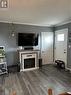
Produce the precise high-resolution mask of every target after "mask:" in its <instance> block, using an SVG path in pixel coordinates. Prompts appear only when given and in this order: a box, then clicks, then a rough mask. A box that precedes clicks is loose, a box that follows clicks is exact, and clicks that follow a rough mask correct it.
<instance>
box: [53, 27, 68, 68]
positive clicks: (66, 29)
mask: <svg viewBox="0 0 71 95" xmlns="http://www.w3.org/2000/svg"><path fill="white" fill-rule="evenodd" d="M61 30H65V31H67V55H66V57H68V28H63V29H59V30H56V31H61ZM56 31H54V43H53V44H54V46H53V48H54V49H53V50H54V51H53V60H54V63H55V32H56ZM66 59H67V58H66ZM67 62H68V59H67V60H66V64H65V68H66V69H67Z"/></svg>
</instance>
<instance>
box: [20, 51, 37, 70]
mask: <svg viewBox="0 0 71 95" xmlns="http://www.w3.org/2000/svg"><path fill="white" fill-rule="evenodd" d="M37 60H38V58H37V53H22V54H21V71H27V70H32V69H36V68H37Z"/></svg>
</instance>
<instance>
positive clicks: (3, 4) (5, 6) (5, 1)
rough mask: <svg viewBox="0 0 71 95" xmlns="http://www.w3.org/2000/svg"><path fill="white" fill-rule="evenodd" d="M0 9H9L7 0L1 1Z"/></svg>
mask: <svg viewBox="0 0 71 95" xmlns="http://www.w3.org/2000/svg"><path fill="white" fill-rule="evenodd" d="M0 7H1V8H7V7H8V2H7V0H1V1H0Z"/></svg>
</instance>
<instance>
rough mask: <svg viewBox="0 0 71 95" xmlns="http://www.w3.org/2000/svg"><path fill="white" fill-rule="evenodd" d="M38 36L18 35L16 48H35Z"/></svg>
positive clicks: (29, 34)
mask: <svg viewBox="0 0 71 95" xmlns="http://www.w3.org/2000/svg"><path fill="white" fill-rule="evenodd" d="M37 45H38V34H35V33H18V46H37Z"/></svg>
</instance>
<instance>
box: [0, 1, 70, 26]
mask: <svg viewBox="0 0 71 95" xmlns="http://www.w3.org/2000/svg"><path fill="white" fill-rule="evenodd" d="M70 20H71V0H8V8H0V22H9V23H19V24H28V25H38V26H52V25H57V24H59V23H62V22H65V21H66V22H67V21H70Z"/></svg>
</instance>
